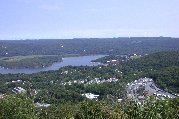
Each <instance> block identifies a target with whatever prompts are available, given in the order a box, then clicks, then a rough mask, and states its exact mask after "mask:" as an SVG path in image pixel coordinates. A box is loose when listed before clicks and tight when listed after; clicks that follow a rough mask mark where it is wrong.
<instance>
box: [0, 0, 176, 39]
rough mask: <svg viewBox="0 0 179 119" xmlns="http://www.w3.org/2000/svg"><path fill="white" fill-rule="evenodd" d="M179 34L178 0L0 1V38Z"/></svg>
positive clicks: (174, 35) (171, 35)
mask: <svg viewBox="0 0 179 119" xmlns="http://www.w3.org/2000/svg"><path fill="white" fill-rule="evenodd" d="M132 36H133V37H153V36H166V37H168V36H169V37H179V0H0V40H6V39H7V40H8V39H13V40H18V39H41V38H48V39H49V38H59V39H68V38H104V37H108V38H109V37H132Z"/></svg>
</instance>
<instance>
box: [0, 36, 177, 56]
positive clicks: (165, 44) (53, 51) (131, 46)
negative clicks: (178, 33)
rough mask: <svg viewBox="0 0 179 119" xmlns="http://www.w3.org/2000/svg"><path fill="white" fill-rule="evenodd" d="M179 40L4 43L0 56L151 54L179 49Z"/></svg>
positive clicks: (145, 38)
mask: <svg viewBox="0 0 179 119" xmlns="http://www.w3.org/2000/svg"><path fill="white" fill-rule="evenodd" d="M178 46H179V38H170V37H130V38H129V37H119V38H89V39H78V38H77V39H40V40H16V41H13V40H1V41H0V56H17V55H63V54H81V55H89V54H105V55H107V54H111V55H119V54H134V53H137V54H146V53H147V54H149V53H153V52H159V51H167V50H179V47H178Z"/></svg>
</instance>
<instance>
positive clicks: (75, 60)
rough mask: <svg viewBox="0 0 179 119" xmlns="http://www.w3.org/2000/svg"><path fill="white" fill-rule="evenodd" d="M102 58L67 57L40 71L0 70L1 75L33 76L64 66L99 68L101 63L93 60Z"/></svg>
mask: <svg viewBox="0 0 179 119" xmlns="http://www.w3.org/2000/svg"><path fill="white" fill-rule="evenodd" d="M100 57H104V55H90V56H79V57H66V58H63V61H62V62H56V63H53V64H52V65H51V66H49V67H45V68H40V69H3V68H0V74H8V73H11V74H18V73H25V74H32V73H37V72H40V71H49V70H58V69H59V68H61V67H64V66H69V65H71V66H97V65H99V63H93V62H91V60H95V59H98V58H100Z"/></svg>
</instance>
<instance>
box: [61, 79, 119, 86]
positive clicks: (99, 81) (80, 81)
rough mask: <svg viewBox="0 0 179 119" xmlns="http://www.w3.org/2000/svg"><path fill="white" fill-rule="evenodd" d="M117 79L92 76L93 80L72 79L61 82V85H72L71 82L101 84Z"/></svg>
mask: <svg viewBox="0 0 179 119" xmlns="http://www.w3.org/2000/svg"><path fill="white" fill-rule="evenodd" d="M118 80H119V79H117V78H109V79H100V78H94V79H93V80H90V81H88V80H87V79H85V80H74V81H68V82H63V83H61V84H62V85H72V84H84V85H91V84H102V83H105V82H109V83H112V82H117V81H118Z"/></svg>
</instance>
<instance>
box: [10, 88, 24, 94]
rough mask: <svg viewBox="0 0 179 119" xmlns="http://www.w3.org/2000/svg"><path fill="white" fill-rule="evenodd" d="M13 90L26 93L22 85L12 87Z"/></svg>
mask: <svg viewBox="0 0 179 119" xmlns="http://www.w3.org/2000/svg"><path fill="white" fill-rule="evenodd" d="M12 92H14V93H25V92H26V90H25V89H24V88H22V87H15V88H14V89H12Z"/></svg>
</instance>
